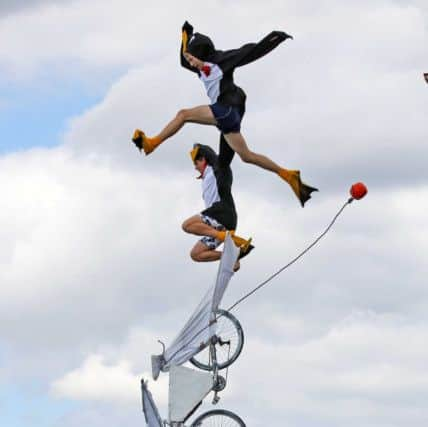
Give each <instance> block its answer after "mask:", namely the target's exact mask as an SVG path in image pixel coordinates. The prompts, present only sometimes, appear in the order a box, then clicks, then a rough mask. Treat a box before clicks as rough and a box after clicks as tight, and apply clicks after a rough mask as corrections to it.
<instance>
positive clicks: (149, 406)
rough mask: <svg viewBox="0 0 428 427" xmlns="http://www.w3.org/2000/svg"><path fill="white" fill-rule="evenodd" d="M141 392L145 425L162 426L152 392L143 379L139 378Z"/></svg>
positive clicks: (151, 426)
mask: <svg viewBox="0 0 428 427" xmlns="http://www.w3.org/2000/svg"><path fill="white" fill-rule="evenodd" d="M141 393H142V400H143V412H144V417H145V419H146V423H147V427H163V422H162V419H161V417H160V415H159V412H158V409H157V407H156V404H155V402H154V400H153V397H152V394H151V393H150V391H149V389H148V388H147V385H146V383H145V382H144V380H143V379H142V380H141Z"/></svg>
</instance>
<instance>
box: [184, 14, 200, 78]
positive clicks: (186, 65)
mask: <svg viewBox="0 0 428 427" xmlns="http://www.w3.org/2000/svg"><path fill="white" fill-rule="evenodd" d="M192 35H193V27H192V25H190V24H189V22H187V21H186V22H185V23H184V24H183V27H182V28H181V46H180V63H181V66H182V67H184V68H186V69H188V70H190V71H193V72H194V73H199V72H198V69H197V68H194V67H192V66H191V65H190V64H189V63H188V62H187V61H186V58H185V57H184V52H186V49H187V43H188V42H189V39H190V37H192Z"/></svg>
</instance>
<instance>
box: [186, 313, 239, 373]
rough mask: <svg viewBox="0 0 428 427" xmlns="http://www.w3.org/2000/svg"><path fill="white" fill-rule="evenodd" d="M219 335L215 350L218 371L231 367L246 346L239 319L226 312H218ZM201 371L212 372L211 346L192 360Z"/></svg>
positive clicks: (217, 335)
mask: <svg viewBox="0 0 428 427" xmlns="http://www.w3.org/2000/svg"><path fill="white" fill-rule="evenodd" d="M216 315H217V333H216V343H215V350H216V355H217V367H218V369H219V370H220V369H224V368H227V367H228V366H230V365H231V364H232V363H233V362H234V361H235V360H236V359H237V358H238V357H239V355H240V354H241V351H242V347H243V346H244V331H243V330H242V327H241V324H240V323H239V321H238V319H237V318H236V317H235V316H233V315H232V314H230V313H229V312H228V311H226V310H220V309H219V310H217V313H216ZM190 362H191V363H192V364H193V365H195V366H196V367H197V368H199V369H203V370H204V371H212V370H213V366H212V360H211V357H210V346H208V347H206V348H205V349H204V350H202V351H200V352H199V353H198V354H196V355H195V356H193V357H192V358H191V359H190Z"/></svg>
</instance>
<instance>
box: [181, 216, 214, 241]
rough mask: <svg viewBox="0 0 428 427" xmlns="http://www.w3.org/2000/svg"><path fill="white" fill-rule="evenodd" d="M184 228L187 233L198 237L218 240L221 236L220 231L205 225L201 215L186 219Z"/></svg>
mask: <svg viewBox="0 0 428 427" xmlns="http://www.w3.org/2000/svg"><path fill="white" fill-rule="evenodd" d="M182 228H183V230H184V231H185V232H186V233H189V234H195V235H196V236H208V237H213V238H215V239H216V238H217V237H218V234H219V233H218V230H216V229H215V228H213V227H211V226H210V225H208V224H205V222H203V220H202V218H201V216H200V215H194V216H191V217H190V218H189V219H186V221H184V222H183V225H182Z"/></svg>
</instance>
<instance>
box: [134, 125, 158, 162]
mask: <svg viewBox="0 0 428 427" xmlns="http://www.w3.org/2000/svg"><path fill="white" fill-rule="evenodd" d="M132 142H133V143H134V144H135V145H136V146H137V148H138V149H139V150H140V151H141V150H144V153H145V154H146V156H147V155H148V154H150V153H151V152H152V151H153V150H154V149H155V148H156V146H157V145H155V144H154V143H153V138H148V137H147V136H146V134H145V133H144V132H143V131H142V130H140V129H136V130H135V132H134V135H133V137H132Z"/></svg>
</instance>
